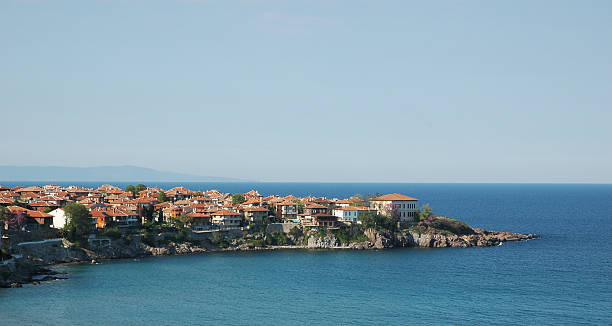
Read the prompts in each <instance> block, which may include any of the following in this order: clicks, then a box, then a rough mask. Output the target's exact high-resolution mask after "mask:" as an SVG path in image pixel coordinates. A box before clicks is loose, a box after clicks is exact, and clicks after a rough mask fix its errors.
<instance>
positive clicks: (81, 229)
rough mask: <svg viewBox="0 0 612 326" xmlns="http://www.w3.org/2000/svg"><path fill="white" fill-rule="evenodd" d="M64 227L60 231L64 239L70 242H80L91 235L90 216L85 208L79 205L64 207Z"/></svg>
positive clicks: (71, 204) (73, 204)
mask: <svg viewBox="0 0 612 326" xmlns="http://www.w3.org/2000/svg"><path fill="white" fill-rule="evenodd" d="M63 209H64V213H65V214H66V225H65V226H64V228H63V229H62V233H63V235H64V237H66V238H67V239H68V240H70V241H73V242H74V241H78V242H81V241H83V240H85V238H86V236H87V235H88V234H89V233H91V214H90V213H89V210H88V209H87V207H85V206H83V205H81V204H79V203H70V204H67V205H66V206H64V208H63Z"/></svg>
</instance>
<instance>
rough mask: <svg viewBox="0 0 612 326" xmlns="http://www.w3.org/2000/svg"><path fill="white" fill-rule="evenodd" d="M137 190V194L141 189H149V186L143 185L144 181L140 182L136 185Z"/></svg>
mask: <svg viewBox="0 0 612 326" xmlns="http://www.w3.org/2000/svg"><path fill="white" fill-rule="evenodd" d="M135 190H136V195H137V194H139V193H140V192H141V191H143V190H147V186H145V185H143V184H142V183H139V184H138V185H136V187H135Z"/></svg>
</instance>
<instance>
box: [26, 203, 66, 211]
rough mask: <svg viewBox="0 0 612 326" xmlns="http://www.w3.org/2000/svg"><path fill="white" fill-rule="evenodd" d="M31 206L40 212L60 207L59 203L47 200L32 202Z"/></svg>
mask: <svg viewBox="0 0 612 326" xmlns="http://www.w3.org/2000/svg"><path fill="white" fill-rule="evenodd" d="M30 207H32V208H33V209H34V210H37V211H39V212H44V211H51V210H54V209H56V208H59V205H57V204H51V203H49V202H46V201H35V202H33V203H30Z"/></svg>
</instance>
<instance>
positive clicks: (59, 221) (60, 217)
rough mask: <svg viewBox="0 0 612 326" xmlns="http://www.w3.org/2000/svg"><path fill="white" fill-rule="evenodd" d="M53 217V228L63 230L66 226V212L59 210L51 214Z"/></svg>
mask: <svg viewBox="0 0 612 326" xmlns="http://www.w3.org/2000/svg"><path fill="white" fill-rule="evenodd" d="M49 214H50V215H51V216H53V222H52V223H51V227H52V228H55V229H61V228H63V227H64V226H65V225H66V212H64V210H63V209H61V208H57V209H54V210H52V211H50V212H49Z"/></svg>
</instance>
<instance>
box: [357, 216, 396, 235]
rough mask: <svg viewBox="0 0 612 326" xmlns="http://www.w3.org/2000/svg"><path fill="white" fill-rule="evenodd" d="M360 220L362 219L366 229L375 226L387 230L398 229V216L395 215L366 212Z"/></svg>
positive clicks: (374, 227)
mask: <svg viewBox="0 0 612 326" xmlns="http://www.w3.org/2000/svg"><path fill="white" fill-rule="evenodd" d="M359 221H361V225H363V227H364V228H366V229H369V228H373V229H377V230H386V231H395V230H396V229H397V218H395V217H393V216H385V215H380V214H374V213H371V212H365V213H363V214H362V215H361V217H360V218H359Z"/></svg>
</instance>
